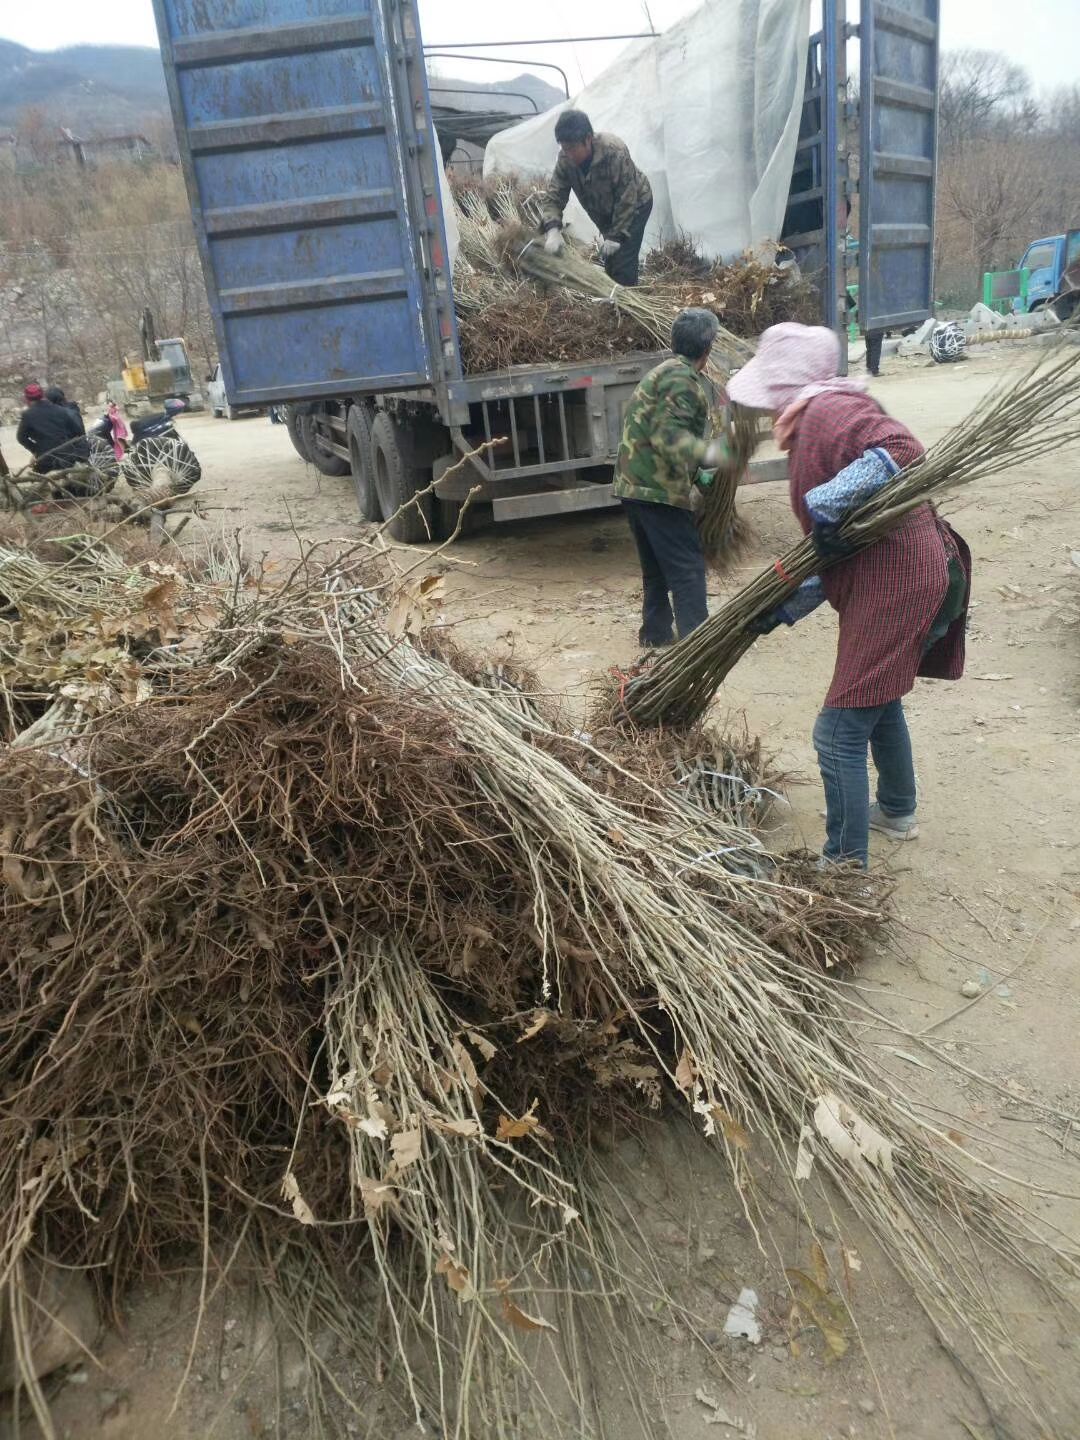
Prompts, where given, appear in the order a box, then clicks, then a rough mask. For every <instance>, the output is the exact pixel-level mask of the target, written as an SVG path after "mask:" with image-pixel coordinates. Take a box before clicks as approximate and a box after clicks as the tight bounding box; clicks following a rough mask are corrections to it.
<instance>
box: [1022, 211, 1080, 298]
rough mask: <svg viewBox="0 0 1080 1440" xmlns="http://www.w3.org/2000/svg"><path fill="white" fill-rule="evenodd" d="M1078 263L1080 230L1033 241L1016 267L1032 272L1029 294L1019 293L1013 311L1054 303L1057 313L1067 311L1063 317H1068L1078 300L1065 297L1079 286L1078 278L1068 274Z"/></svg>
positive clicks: (1079, 256) (1029, 276) (1029, 280)
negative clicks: (1069, 280)
mask: <svg viewBox="0 0 1080 1440" xmlns="http://www.w3.org/2000/svg"><path fill="white" fill-rule="evenodd" d="M1078 264H1080V230H1069V231H1067V232H1066V233H1065V234H1064V235H1047V236H1045V237H1044V238H1043V239H1042V240H1034V241H1032V243H1031V244H1030V245H1029V246H1028V248H1027V249H1026V250H1025V251H1024V254H1023V258H1022V259H1021V261H1020V263H1019V265H1017V267H1016V268H1017V270H1026V271H1027V272H1028V286H1027V295H1026V296H1024V297H1021V296H1019V295H1018V296H1016V298H1015V299H1014V300H1013V310H1014V311H1016V313H1017V314H1024V313H1030V312H1031V311H1033V310H1041V309H1042V308H1043V307H1044V306H1047V305H1053V307H1054V309H1055V312H1058V311H1060V310H1061V309H1064V310H1065V311H1066V312H1067V313H1066V314H1064V315H1060V316H1059V318H1061V319H1066V318H1068V315H1071V313H1072V309H1073V307H1074V306H1075V303H1076V302H1075V301H1070V300H1066V298H1065V297H1066V296H1069V295H1073V294H1075V292H1076V290H1077V286H1076V284H1075V281H1074V282H1072V283H1070V282H1068V281H1067V280H1066V276H1067V274H1068V272H1069V271H1070V270H1073V269H1074V268H1075V267H1076V266H1077V265H1078ZM1054 302H1057V303H1056V304H1055V303H1054Z"/></svg>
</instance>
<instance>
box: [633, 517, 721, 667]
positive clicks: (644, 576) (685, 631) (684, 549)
mask: <svg viewBox="0 0 1080 1440" xmlns="http://www.w3.org/2000/svg"><path fill="white" fill-rule="evenodd" d="M622 507H623V509H624V510H625V511H626V518H627V520H628V521H629V522H630V533H631V535H633V537H634V543H635V545H636V546H637V551H638V558H639V559H640V560H641V581H642V588H643V591H644V598H643V602H642V606H641V631H640V633H639V635H638V640H639V641H640V643H641V644H642V645H647V646H649V647H650V648H652V647H654V646H656V645H670V644H671V642H672V641H673V640H674V638H675V635H674V632H673V630H672V624H673V623H674V624H676V625H677V626H678V628H679V639H680V640H684V639H685V638H686V636H687V635H689V634H690V632H691V630H696V629H697V627H698V626H699V625H702V624H704V622H705V620H706V619H707V618H708V614H709V609H708V604H707V602H706V598H705V556H704V554H703V553H702V549H701V540H700V539H699V537H698V528H697V524H696V523H695V521H694V517H693V515H692V514H691V513H690V511H689V510H680V509H678V508H677V507H676V506H674V505H658V504H654V503H653V502H652V501H651V500H624V501H623V502H622ZM669 596H670V600H669V598H668V597H669ZM673 606H674V612H675V613H674V615H673V614H672V607H673Z"/></svg>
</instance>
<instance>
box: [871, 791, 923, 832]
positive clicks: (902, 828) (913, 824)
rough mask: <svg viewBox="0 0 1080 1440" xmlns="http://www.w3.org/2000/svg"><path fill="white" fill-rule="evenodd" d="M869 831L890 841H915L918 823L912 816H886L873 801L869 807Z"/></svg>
mask: <svg viewBox="0 0 1080 1440" xmlns="http://www.w3.org/2000/svg"><path fill="white" fill-rule="evenodd" d="M870 829H871V830H876V831H877V832H878V834H879V835H887V836H888V837H889V839H890V840H917V839H918V838H919V821H918V819H917V817H916V816H914V815H886V814H885V812H884V810H882V808H881V806H880V805H879V804H878V803H877V801H876V800H875V801H874V803H873V804H872V805H871V806H870Z"/></svg>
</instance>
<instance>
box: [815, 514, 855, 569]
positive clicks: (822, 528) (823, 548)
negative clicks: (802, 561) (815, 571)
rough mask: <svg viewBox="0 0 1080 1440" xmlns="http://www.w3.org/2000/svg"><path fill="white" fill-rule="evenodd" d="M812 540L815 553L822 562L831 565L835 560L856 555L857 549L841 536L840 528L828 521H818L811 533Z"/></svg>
mask: <svg viewBox="0 0 1080 1440" xmlns="http://www.w3.org/2000/svg"><path fill="white" fill-rule="evenodd" d="M810 539H811V541H812V542H813V546H814V551H815V553H816V554H817V556H818V557H819V559H821V560H825V561H827V562H829V563H830V564H831V563H832V562H833V561H835V560H843V559H845V558H846V557H847V556H848V555H854V553H855V549H856V547H855V546H854V545H852V543H851V541H850V540H845V539H844V537H843V536H842V535H841V534H840V526H839V525H837V524H830V523H828V522H826V521H822V520H816V521H815V522H814V528H813V529H812V530H811V531H810Z"/></svg>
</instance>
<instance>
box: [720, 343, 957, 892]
mask: <svg viewBox="0 0 1080 1440" xmlns="http://www.w3.org/2000/svg"><path fill="white" fill-rule="evenodd" d="M839 367H840V344H839V341H838V340H837V337H836V335H835V334H834V333H833V332H832V331H831V330H826V329H824V328H823V327H820V326H808V325H795V324H786V325H775V326H773V327H772V329H770V330H766V331H765V333H764V335H762V337H761V341H760V343H759V346H758V352H757V355H756V356H755V357H754V359H753V360H751V361H750V362H749V364H747V365H746V366H745V367H744V368H743V369H742V370H740V371H739V372H738V373H737V374H736V375H734V376H733V377H732V379H731V381H730V382H729V384H728V395H729V396H730V398H731V400H732V401H733V402H734V403H736V404H739V405H745V406H748V407H750V408H752V409H755V410H768V411H770V412H771V413H772V414H773V416H774V417H775V430H776V437H777V440H778V442H779V444H780V446H781V448H782V449H784V450H786V451H787V452H788V456H789V466H790V477H791V478H790V498H791V508H792V509H793V510H794V512H795V515H796V517H797V519H798V521H799V523H800V525H801V526H802V528H803V532H804V534H807V535H810V534H812V535H813V536H814V540H815V545H816V546H817V548H818V550H819V553H820V554H821V555H822V557H823V559H825V560H827V561H828V562H829V568H828V569H826V570H825V571H824V574H823V575H822V577H821V580H820V592H821V594H822V598H824V599H827V600H828V601H829V603H830V604H831V605H832V607H833V609H834V610H836V611H837V612H838V614H839V617H840V639H839V645H838V648H837V656H836V668H835V670H834V672H833V678H832V685H831V686H830V688H829V692H828V694H827V695H826V697H825V704H824V707H823V709H822V711H821V714H820V715H819V716H818V720H817V723H816V725H815V726H814V746H815V748H816V750H817V754H818V762H819V764H820V766H821V777H822V781H823V782H824V785H825V799H826V806H827V827H826V828H827V839H826V843H825V849H824V856H825V859H826V860H827V861H840V860H856V861H859V862H860V863H861V864H862V865H864V866H865V865H866V864H867V860H868V851H869V832H870V830H876V831H880V832H882V833H884V834H885V835H887V836H889V838H890V839H893V840H914V839H915V838H916V837H917V835H918V833H919V831H918V823H917V820H916V815H915V809H916V793H915V770H914V763H913V761H912V755H911V740H910V737H909V735H908V728H907V720H906V718H905V716H904V708H903V704H902V698H903V696H904V695H906V694H907V693H908V692H909V691H910V690H911V689H912V688H913V687H914V684H915V677H916V676H917V675H923V676H930V677H934V678H937V679H946V680H956V679H959V677H960V676H961V675H962V674H963V669H964V630H965V624H966V618H967V606H968V596H969V592H970V583H971V557H970V555H969V553H968V548H967V546H966V545H965V544H964V542H963V540H962V539H961V538H960V536H959V535H957V534H956V532H955V531H954V530H952V529H951V528H950V526H948V525H946V524H945V522H944V521H943V520H942V519H941V518H940V517H939V516H938V514H937V513H936V511H935V510H934V508H933V506H931V505H929V504H926V505H921V506H920V507H919V508H918V509H917V510H913V511H912V512H911V513H910V514H909V515H907V516H905V517H904V519H903V520H901V521H900V523H899V524H898V525H897V526H896V527H895V529H893V530H891V531H890V532H889V533H888V534H887V535H885V536H884V537H883V538H882V539H881V540H878V541H877V542H875V543H874V544H873V545H871V546H869V547H867V548H866V549H864V550H862V551H860V552H858V553H857V554H852V553H851V552H850V550H847V549H846V548H845V547H843V546H842V545H840V544H839V543H838V542H837V539H836V536H835V531H836V524H835V523H834V524H831V525H830V524H825V523H823V522H822V520H821V510H820V509H819V508H818V502H817V500H816V498H815V495H812V494H811V492H815V494H816V495H817V496H820V495H826V496H831V497H833V498H835V496H836V495H837V494H840V495H843V494H844V493H845V492H844V486H845V484H847V483H849V481H848V477H850V476H852V475H856V474H859V475H865V474H867V473H869V474H872V475H877V477H878V479H877V481H876V482H875V483H878V484H880V483H883V482H884V481H885V480H887V479H888V478H889V477H890V476H891V475H893V474H895V473H897V472H898V471H899V470H903V469H906V468H907V467H908V466H909V465H912V464H914V463H915V462H916V461H917V460H919V459H920V458H921V456H922V454H923V447H922V445H920V443H919V441H918V440H916V438H915V436H914V435H912V433H911V431H910V430H908V428H907V426H905V425H902V424H901V423H900V422H899V421H898V420H894V419H892V417H891V416H889V415H887V414H886V413H885V412H884V410H882V408H881V406H880V405H879V404H878V403H877V401H876V400H873V399H872V398H871V397H870V395H869V394H867V392H866V387H865V384H864V382H862V381H858V380H850V379H847V378H845V377H842V376H840V375H838V373H837V372H838V370H839ZM853 462H854V463H853ZM842 472H843V473H842ZM834 477H840V478H839V479H837V480H836V481H835V483H831V482H834ZM826 486H828V489H827V490H825V489H822V488H820V487H826ZM852 493H854V494H858V493H860V492H859V490H858V485H856V486H855V489H854V491H853V492H852ZM861 493H862V494H863V495H865V494H866V491H865V489H863V490H862V492H861ZM808 497H810V504H809V505H808ZM854 503H858V501H857V500H856V501H855V502H854ZM833 516H834V519H835V512H833ZM815 517H816V518H815ZM817 583H818V582H816V581H815V582H807V586H806V587H804V591H805V592H806V594H807V595H809V594H810V592H811V591H812V590H813V588H814V585H815V584H817ZM797 593H798V594H799V595H800V596H801V595H802V594H803V593H804V592H803V591H800V592H797ZM811 598H812V597H811ZM808 608H812V606H811V605H810V604H803V605H801V606H800V605H799V604H796V605H794V606H793V607H790V608H786V607H785V606H781V607H780V609H779V611H777V612H774V614H773V616H771V617H767V618H766V620H765V623H764V624H762V625H761V626H759V628H760V629H761V630H762V632H763V633H764V632H765V631H767V630H768V629H771V628H772V627H773V625H776V624H782V623H785V622H786V623H788V624H791V623H793V622H794V619H795V618H797V614H798V612H799V610H800V609H801V613H803V614H805V613H807V609H808ZM868 747H869V749H870V752H871V754H872V755H873V758H874V764H875V766H876V768H877V773H878V783H877V799H876V802H875V803H874V804H873V805H871V803H870V785H869V776H868V771H867V748H868Z"/></svg>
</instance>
